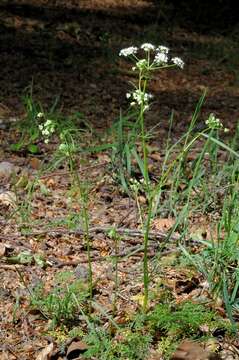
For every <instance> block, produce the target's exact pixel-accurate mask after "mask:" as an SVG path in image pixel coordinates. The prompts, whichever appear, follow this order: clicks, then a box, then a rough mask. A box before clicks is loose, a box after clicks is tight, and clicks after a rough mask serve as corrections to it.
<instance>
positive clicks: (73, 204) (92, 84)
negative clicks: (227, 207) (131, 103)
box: [0, 0, 239, 360]
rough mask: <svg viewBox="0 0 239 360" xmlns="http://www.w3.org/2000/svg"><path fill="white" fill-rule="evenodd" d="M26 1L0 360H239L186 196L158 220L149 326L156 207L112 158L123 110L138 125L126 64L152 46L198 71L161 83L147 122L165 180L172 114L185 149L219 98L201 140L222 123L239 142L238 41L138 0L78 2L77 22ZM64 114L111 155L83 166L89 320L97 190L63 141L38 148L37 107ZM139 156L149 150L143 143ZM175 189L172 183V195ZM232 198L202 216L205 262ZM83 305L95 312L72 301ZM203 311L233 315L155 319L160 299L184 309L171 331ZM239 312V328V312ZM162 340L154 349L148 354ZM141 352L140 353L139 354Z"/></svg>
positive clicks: (19, 22) (1, 264)
mask: <svg viewBox="0 0 239 360" xmlns="http://www.w3.org/2000/svg"><path fill="white" fill-rule="evenodd" d="M17 3H18V6H15V7H14V5H13V6H12V7H8V6H7V5H6V6H3V5H1V7H0V46H1V57H0V68H1V69H2V70H1V74H0V143H1V147H0V229H1V233H0V281H1V287H0V359H6V360H12V359H23V360H24V359H26V360H27V359H32V358H34V359H38V360H47V359H52V360H53V359H85V358H91V359H117V358H118V359H125V360H126V359H147V360H150V359H151V360H153V359H154V360H157V359H167V358H169V357H170V356H172V353H173V352H174V351H175V349H176V348H177V347H178V346H179V350H177V351H176V353H174V355H173V356H174V357H173V358H174V359H179V358H180V359H184V358H185V359H188V360H190V359H191V360H193V359H194V360H196V359H198V360H202V359H209V358H211V359H212V358H213V357H212V354H213V356H215V357H214V358H215V359H217V358H218V359H220V358H222V359H239V343H238V339H237V338H236V337H235V336H234V335H232V334H231V333H230V331H228V332H227V331H226V330H225V329H224V325H221V322H222V323H223V321H224V322H225V323H226V324H227V325H226V326H225V328H227V327H229V321H228V318H230V316H228V311H227V309H226V307H225V301H224V300H225V299H224V300H223V299H222V298H221V297H220V296H219V295H218V296H216V297H213V296H212V293H210V291H209V289H208V281H207V279H205V277H204V276H203V274H202V273H201V272H199V271H197V270H195V268H193V267H192V266H191V265H190V264H188V263H187V261H186V260H185V259H183V256H182V252H181V250H180V249H181V248H180V247H179V245H178V244H179V242H180V241H179V240H180V239H181V238H180V237H181V235H182V234H181V231H182V226H181V224H180V226H178V225H177V221H178V220H177V216H176V215H175V214H178V213H180V210H181V208H182V199H181V198H180V199H181V200H179V202H180V204H179V205H178V208H175V209H172V205H171V207H170V204H169V202H167V200H165V199H166V197H167V195H165V198H164V200H165V201H164V203H163V205H162V208H161V209H160V210H159V211H158V213H157V215H156V216H155V217H154V219H153V220H152V224H151V229H150V243H149V254H148V257H149V259H150V277H151V281H150V305H149V315H148V316H149V317H148V318H147V320H144V321H143V320H142V319H141V320H140V317H139V318H137V320H135V317H136V316H137V315H138V316H139V314H141V315H142V310H141V309H142V294H143V291H144V287H143V271H142V269H143V264H142V262H143V261H142V260H143V251H142V241H143V236H142V235H143V232H142V226H141V221H140V213H139V208H142V209H143V210H142V211H146V212H147V195H146V194H145V193H144V191H143V190H140V192H139V194H138V196H136V197H135V196H134V195H132V193H131V195H128V194H127V192H126V191H125V189H123V187H122V184H121V183H120V179H119V177H117V163H116V164H114V163H113V162H112V153H111V148H112V147H110V144H111V143H113V142H115V141H116V140H115V136H116V135H115V132H114V128H113V124H115V122H116V121H117V120H119V114H120V112H122V113H123V114H125V115H126V114H127V112H128V110H129V109H128V105H127V99H126V93H127V92H128V91H129V89H130V86H131V85H130V83H132V82H134V81H135V77H134V75H133V74H132V72H131V71H130V68H129V66H128V63H127V61H125V60H124V59H122V58H120V57H119V56H118V54H119V51H120V49H122V48H125V47H128V46H135V45H136V46H138V45H140V44H141V43H144V42H150V43H154V44H156V45H166V46H168V47H169V48H170V49H172V54H173V56H180V57H181V58H182V59H183V60H184V61H185V68H184V69H183V70H175V69H165V70H162V71H160V72H159V73H158V74H155V75H154V77H153V78H152V79H151V81H150V85H149V91H150V92H151V93H152V94H153V95H154V101H153V103H152V105H151V106H150V110H149V111H148V112H147V115H146V126H147V129H152V128H153V129H154V131H153V133H152V136H151V138H150V141H149V166H150V177H151V178H152V179H153V180H155V179H156V178H157V179H158V178H159V177H160V174H161V173H160V169H161V167H162V163H163V161H164V158H165V151H164V147H163V146H164V144H165V140H166V138H167V134H168V133H169V128H170V123H169V119H170V117H171V115H172V112H173V126H172V129H171V139H170V141H172V143H175V142H176V141H177V140H178V139H179V138H180V136H182V135H183V134H184V133H185V131H187V129H188V127H189V125H190V122H191V118H192V114H193V113H194V111H195V109H196V106H197V103H198V101H199V99H200V97H201V96H202V94H204V92H205V91H206V96H205V101H204V104H203V106H202V107H201V111H200V113H199V114H198V119H197V124H196V126H195V129H194V131H195V132H196V131H201V130H202V129H203V128H204V127H205V120H206V119H207V118H208V117H209V115H210V114H211V113H214V114H215V115H216V116H217V117H219V118H220V120H221V121H222V122H223V124H224V126H226V127H227V128H228V129H229V133H228V135H225V136H224V135H223V136H224V140H225V141H227V140H228V139H229V140H230V137H231V138H232V137H233V135H234V133H235V132H236V127H237V125H238V118H239V107H238V103H239V101H238V100H239V86H238V84H239V68H238V50H239V49H238V38H237V34H236V33H233V34H230V36H229V35H227V36H226V35H218V34H210V35H207V34H199V33H196V32H190V31H189V30H187V29H184V28H180V27H178V26H174V27H172V26H171V25H170V24H168V25H167V24H166V23H167V22H166V19H164V22H162V23H161V17H160V16H159V15H160V14H158V16H156V18H155V17H154V16H153V14H154V8H153V5H152V4H151V5H149V2H147V1H143V0H142V1H134V2H133V1H130V5H131V7H130V9H129V7H128V3H127V1H122V2H119V1H117V8H116V2H115V3H114V2H113V1H106V0H104V1H103V0H102V1H98V2H97V1H96V2H90V1H85V2H84V1H82V3H81V8H80V9H77V11H76V7H75V5H74V3H75V2H74V1H72V2H67V4H68V6H69V4H72V6H71V9H68V10H67V11H65V12H64V8H63V5H64V1H60V0H59V1H55V3H54V6H55V7H53V8H52V9H47V7H46V8H45V10H44V11H43V10H42V9H41V6H42V5H45V6H46V4H47V1H43V0H42V1H39V0H37V1H36V2H34V1H33V0H31V1H27V0H18V1H17ZM29 3H30V5H31V6H29V7H27V8H25V7H24V4H28V5H29ZM119 3H120V5H121V6H119ZM3 4H4V2H3ZM5 4H7V1H5ZM35 4H36V5H37V6H39V8H38V9H37V11H36V9H35V7H34V5H35ZM38 104H41V107H39V105H38ZM53 104H55V110H54V112H55V114H56V115H54V116H55V119H57V116H58V115H57V114H60V115H59V116H60V117H61V124H62V123H63V122H64V121H65V122H66V123H67V121H68V119H73V121H74V119H75V121H76V124H77V126H79V127H81V130H80V132H79V134H80V135H79V136H81V138H79V140H80V141H82V144H81V147H82V149H83V150H84V149H86V148H91V149H92V148H94V149H95V150H94V151H88V152H86V151H82V152H81V153H80V154H79V156H78V157H77V158H76V159H75V164H77V166H78V168H77V169H78V170H77V173H78V174H79V175H80V182H81V184H83V185H80V187H81V186H83V187H84V191H85V188H86V187H87V196H86V197H87V216H88V219H89V238H90V248H91V260H92V266H93V268H92V271H93V283H94V284H93V305H91V306H92V309H91V315H90V316H89V317H87V314H88V312H89V308H88V307H89V306H90V305H89V302H88V298H89V294H88V293H87V290H86V285H85V283H87V281H88V279H89V278H88V253H87V245H88V244H87V243H86V236H85V233H84V226H83V225H84V219H85V218H84V216H83V215H82V211H84V206H82V201H83V203H84V201H85V200H84V199H83V200H82V188H79V187H78V188H77V186H76V185H75V184H74V186H73V185H72V182H73V180H72V176H73V175H72V172H71V171H70V170H69V167H68V166H67V165H66V164H65V163H61V164H60V165H57V160H59V159H57V158H55V149H56V148H57V146H58V144H59V140H58V139H57V138H54V137H53V140H52V141H51V142H50V143H49V144H45V143H44V141H43V140H44V139H40V138H39V136H38V137H37V138H34V134H33V133H32V132H31V131H32V128H31V124H30V123H29V119H30V120H31V119H33V118H34V119H36V110H37V109H38V110H39V109H40V110H41V111H42V112H44V113H45V114H49V113H51V112H50V108H51V107H52V106H53ZM52 113H53V112H52ZM52 113H51V114H52ZM123 116H124V115H123ZM24 121H25V122H24ZM27 121H28V122H27ZM18 124H19V126H18ZM24 124H25V125H24ZM24 126H25V127H24ZM26 126H27V127H28V128H27V127H26ZM61 126H63V125H61ZM21 134H22V135H23V136H24V138H22V139H21V138H20V136H21ZM38 135H39V134H38ZM21 140H22V141H21ZM137 141H138V140H137ZM14 144H15V146H13V145H14ZM16 144H17V146H16ZM107 145H109V146H108V150H107ZM136 145H137V147H138V150H139V152H140V151H141V149H140V143H138V142H137V144H136ZM34 146H35V147H34ZM197 146H201V143H199V144H197ZM36 149H37V150H36ZM102 149H104V150H102ZM224 150H225V148H224ZM237 150H238V147H237ZM197 154H198V148H196V149H194V150H193V151H192V153H191V154H190V155H189V159H188V161H189V163H190V164H191V163H192V162H193V161H194V160H195V159H196V158H197ZM218 156H219V157H220V162H223V161H224V162H225V159H226V160H228V157H227V155H226V154H225V153H224V151H223V149H222V150H220V151H219V155H218ZM54 159H55V160H54ZM228 161H229V160H228ZM3 162H6V163H7V165H6V164H5V165H3ZM53 163H54V166H53V165H52V164H53ZM50 164H51V165H52V167H51V168H50ZM58 164H59V163H58ZM237 164H238V163H237ZM47 165H49V166H48V167H47ZM133 165H134V166H136V163H135V161H134V162H133ZM43 168H45V169H46V168H47V171H44V172H43V170H42V169H43ZM134 176H136V177H137V179H138V180H140V178H141V177H142V174H140V171H137V170H135V173H134ZM223 176H224V175H222V177H223ZM237 177H238V175H237ZM73 178H74V176H73ZM184 180H185V179H184ZM188 180H190V174H188ZM237 181H238V180H237ZM171 183H172V181H171V180H167V183H166V184H165V188H164V190H165V191H166V192H167V190H168V189H169V188H170V186H171ZM185 184H186V182H185V181H184V182H183V183H182V184H179V187H178V189H179V190H178V192H181V193H183V191H184V190H185V187H186V186H187V185H185ZM237 189H238V187H237ZM204 190H205V189H202V190H200V191H202V192H203V191H204ZM224 190H225V189H224V188H221V187H220V186H219V190H218V189H216V188H215V187H213V190H212V191H213V192H215V194H218V197H216V199H215V198H213V200H212V201H211V200H210V206H208V207H207V209H206V210H205V211H203V210H202V211H199V210H198V208H197V211H195V212H193V211H191V212H190V213H189V218H188V227H187V232H186V233H185V234H186V235H184V236H183V241H184V243H183V244H184V246H189V247H190V249H191V251H192V252H193V253H197V252H198V251H199V249H201V244H199V242H197V241H196V240H195V239H198V236H199V237H200V239H203V240H204V241H210V239H211V233H213V236H214V237H215V236H217V235H216V234H217V233H216V231H215V227H216V224H217V219H218V217H220V214H221V212H222V210H221V209H222V208H223V201H224ZM181 193H180V195H179V197H180V196H181ZM195 193H196V190H195ZM194 195H195V194H194ZM182 198H183V196H182ZM199 207H200V206H199ZM209 207H210V210H209ZM201 208H202V209H204V206H203V205H201ZM82 209H83V210H82ZM173 210H175V212H174V211H173ZM82 219H83V220H82ZM195 234H196V235H195ZM115 253H116V254H117V256H116V255H115ZM116 258H117V259H118V263H117V266H116V260H115V259H116ZM233 261H234V260H233ZM237 261H238V259H236V260H235V261H234V262H233V265H232V267H234V263H235V262H237ZM116 267H117V272H116ZM115 273H117V275H118V278H117V279H116V277H115ZM78 281H79V283H80V285H79V284H78ZM116 282H117V283H118V285H117V289H116ZM76 285H77V286H80V290H79V288H77V286H76ZM74 286H75V287H74ZM69 289H70V290H69ZM54 290H57V291H58V292H57V291H56V293H54ZM69 291H70V296H73V297H71V298H70V299H69V298H67V294H68V292H69ZM77 291H80V296H79V294H78V293H77ZM86 293H87V294H86ZM39 294H40V295H39ZM49 294H51V295H52V297H51V298H50V297H49ZM72 294H73V295H72ZM76 294H77V296H78V299H79V302H80V301H82V305H81V304H79V303H76V302H77V301H76V302H75V300H72V299H73V298H74V296H76ZM54 296H56V297H57V299H58V300H59V299H61V301H62V304H61V305H62V308H60V303H61V302H60V301H58V302H57V300H56V303H54V301H55V300H54V299H55V298H54ZM235 296H236V295H235ZM115 299H116V300H115ZM202 299H203V300H202ZM187 301H192V303H193V304H194V305H195V306H196V305H197V304H202V303H203V304H205V303H206V304H207V306H205V308H206V309H207V311H208V314H210V311H214V312H215V313H214V315H213V316H214V317H215V319H216V318H217V316H219V318H220V320H218V319H217V322H215V321H216V320H215V319H214V318H213V321H214V320H215V321H214V323H213V324H214V329H213V330H212V329H211V328H210V326H209V325H208V324H207V323H205V321H206V320H205V319H204V315H205V314H204V310H202V309H201V308H197V310H198V312H199V314H200V316H201V319H199V323H200V326H198V324H197V326H198V328H197V326H196V328H193V330H192V329H191V328H190V326H191V325H190V320H189V322H188V323H185V325H184V326H183V327H182V328H180V326H179V328H177V329H176V330H175V329H174V330H172V329H171V328H169V329H166V327H165V324H164V325H162V327H161V328H160V327H159V325H158V328H157V325H156V323H157V322H158V323H159V322H160V320H159V319H158V320H155V318H157V316H158V317H159V318H160V319H161V318H162V316H163V315H162V311H163V310H162V309H161V310H160V309H158V310H157V311H158V313H157V312H156V313H155V312H154V311H155V309H156V308H157V305H158V304H161V303H162V304H164V303H166V304H169V305H168V310H167V311H168V312H167V316H168V318H167V320H166V321H168V323H170V321H171V323H173V322H174V320H173V319H174V318H175V319H178V317H177V316H179V315H178V314H179V313H180V311H181V313H182V314H184V315H182V316H185V317H187V316H188V317H189V318H190V317H191V316H193V312H194V310H192V309H191V310H190V309H189V310H188V312H187V311H186V310H185V308H183V304H185V302H187ZM63 303H64V304H63ZM86 304H87V305H86ZM172 304H173V305H172ZM79 309H81V310H79ZM172 309H173V310H172ZM175 309H176V310H175ZM177 309H179V310H177ZM180 309H181V310H180ZM165 311H166V310H165ZM177 311H178V312H177ZM190 311H191V312H190ZM195 311H196V310H195ZM200 311H201V313H200ZM181 313H180V314H181ZM206 314H207V313H206ZM215 314H216V315H215ZM164 315H165V312H164ZM142 316H143V315H142ZM145 316H146V315H145ZM150 316H151V317H150ZM165 316H166V315H165ZM170 316H171V317H170ZM209 317H210V316H209ZM233 317H234V320H235V322H236V320H238V318H239V313H238V308H237V311H236V312H234V313H233ZM86 319H88V320H86ZM89 319H90V320H89ZM152 319H153V320H152ZM54 321H55V323H54ZM177 321H178V320H177ZM180 321H181V320H180ZM180 321H179V322H180ZM195 321H196V320H195ZM208 321H209V320H208ZM220 321H221V322H220ZM91 323H92V324H94V325H92V327H93V328H94V331H93V330H92V332H91V333H90V331H89V328H91ZM219 323H220V326H219V325H218V324H219ZM152 324H153V325H152ZM215 324H216V325H215ZM236 324H237V322H236ZM171 325H172V324H171ZM234 325H235V324H234ZM137 326H138V327H139V328H140V330H137V329H138V328H137ZM150 326H152V327H154V330H152V329H150ZM236 326H238V325H236ZM119 327H122V329H123V331H122V330H121V332H120V330H119V329H118V328H119ZM192 327H193V326H192ZM155 328H157V330H155ZM99 329H100V330H99ZM159 329H160V330H159ZM162 329H163V330H162ZM170 329H171V330H170ZM137 331H139V332H137ZM170 331H171V332H170ZM174 331H176V333H173V332H174ZM139 333H140V335H141V337H140V335H139ZM229 333H230V335H229ZM86 334H87V335H89V334H90V336H91V338H90V337H89V338H85V335H86ZM106 334H107V335H106ZM135 334H136V337H135V336H134V335H135ZM149 334H151V335H150V336H151V337H152V339H151V340H149V341H148V343H147V341H146V340H145V339H147V336H148V335H149ZM94 336H95V337H94ZM127 336H128V340H127ZM137 337H139V340H138V342H137V339H136V338H137ZM165 339H170V340H168V343H167V340H165ZM191 340H198V342H191ZM97 341H98V342H99V344H101V345H99V346H98V345H97ZM144 341H145V343H144ZM183 341H184V342H183ZM187 341H188V342H187ZM199 342H200V345H199ZM102 344H103V345H102ZM107 344H108V345H107ZM109 344H110V345H109ZM112 344H113V345H112ZM116 344H117V345H116ZM119 344H120V345H119ZM180 344H181V345H180ZM97 346H98V348H97ZM117 346H118V347H117ZM120 346H121V347H120ZM180 346H181V352H180ZM131 347H135V349H138V350H136V353H135V352H133V351H132V349H131ZM185 347H186V348H185ZM96 348H97V349H96ZM109 349H110V350H109ZM107 351H108V355H107ZM170 351H171V352H170ZM179 353H180V354H179ZM182 353H183V355H182ZM216 353H217V355H216ZM117 354H118V356H117ZM107 356H108V357H107ZM177 356H178V357H177ZM180 356H181V357H180ZM210 356H211V357H210ZM216 356H218V357H216Z"/></svg>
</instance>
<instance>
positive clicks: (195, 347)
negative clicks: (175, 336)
mask: <svg viewBox="0 0 239 360" xmlns="http://www.w3.org/2000/svg"><path fill="white" fill-rule="evenodd" d="M172 360H220V356H219V355H218V354H215V353H211V352H208V351H206V350H205V349H204V348H203V347H202V346H201V345H200V344H199V343H197V342H195V341H191V340H184V341H183V342H182V343H181V344H180V345H179V347H178V348H177V350H176V351H175V353H174V354H173V356H172Z"/></svg>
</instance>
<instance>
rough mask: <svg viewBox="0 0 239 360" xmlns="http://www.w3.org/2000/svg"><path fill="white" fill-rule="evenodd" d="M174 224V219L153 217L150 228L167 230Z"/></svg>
mask: <svg viewBox="0 0 239 360" xmlns="http://www.w3.org/2000/svg"><path fill="white" fill-rule="evenodd" d="M174 224H175V220H174V219H172V218H166V219H155V220H154V221H153V223H152V228H153V229H155V230H158V231H167V230H169V229H171V228H172V227H173V226H174Z"/></svg>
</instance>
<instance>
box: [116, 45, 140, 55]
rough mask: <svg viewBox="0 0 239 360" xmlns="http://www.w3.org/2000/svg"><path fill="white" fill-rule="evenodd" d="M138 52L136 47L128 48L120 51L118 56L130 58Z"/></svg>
mask: <svg viewBox="0 0 239 360" xmlns="http://www.w3.org/2000/svg"><path fill="white" fill-rule="evenodd" d="M137 51H138V48H137V47H136V46H130V47H128V48H125V49H121V50H120V52H119V56H130V55H134V54H136V53H137Z"/></svg>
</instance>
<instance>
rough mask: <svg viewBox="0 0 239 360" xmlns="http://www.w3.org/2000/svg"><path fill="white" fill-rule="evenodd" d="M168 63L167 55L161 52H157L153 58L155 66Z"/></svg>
mask: <svg viewBox="0 0 239 360" xmlns="http://www.w3.org/2000/svg"><path fill="white" fill-rule="evenodd" d="M167 63H168V55H167V54H166V53H163V52H157V53H156V55H155V58H154V64H155V65H166V64H167Z"/></svg>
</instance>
